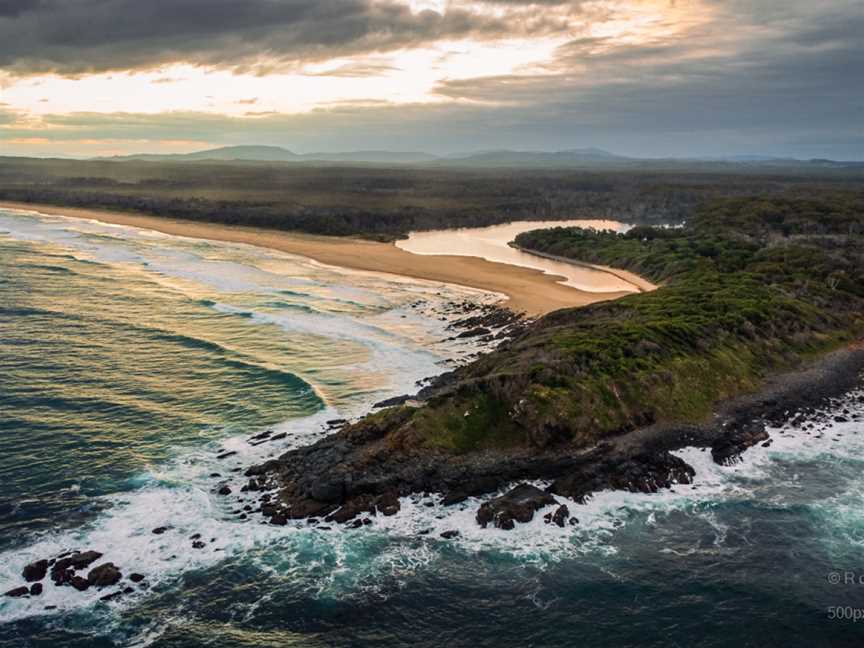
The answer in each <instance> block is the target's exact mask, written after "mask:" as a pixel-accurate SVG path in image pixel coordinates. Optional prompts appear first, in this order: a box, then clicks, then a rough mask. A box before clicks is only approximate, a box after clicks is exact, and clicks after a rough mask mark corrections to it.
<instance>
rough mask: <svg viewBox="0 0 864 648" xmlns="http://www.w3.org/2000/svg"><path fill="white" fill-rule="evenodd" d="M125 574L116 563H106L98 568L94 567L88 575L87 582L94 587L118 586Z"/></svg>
mask: <svg viewBox="0 0 864 648" xmlns="http://www.w3.org/2000/svg"><path fill="white" fill-rule="evenodd" d="M122 577H123V574H121V573H120V570H119V569H118V568H117V565H115V564H114V563H110V562H109V563H104V564H102V565H99V566H98V567H94V568H93V569H91V570H90V573H89V574H87V581H88V582H89V583H90V584H91V585H93V586H94V587H98V588H100V589H101V588H103V587H108V586H110V585H116V584H117V583H118V582H120V579H121V578H122Z"/></svg>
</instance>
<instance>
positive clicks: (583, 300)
mask: <svg viewBox="0 0 864 648" xmlns="http://www.w3.org/2000/svg"><path fill="white" fill-rule="evenodd" d="M0 208H4V209H20V210H29V211H37V212H41V213H45V214H56V215H60V216H68V217H72V218H85V219H90V220H95V221H100V222H103V223H111V224H115V225H128V226H131V227H140V228H144V229H150V230H155V231H157V232H162V233H164V234H171V235H174V236H186V237H191V238H201V239H210V240H214V241H227V242H233V243H246V244H249V245H257V246H260V247H265V248H270V249H273V250H280V251H282V252H288V253H289V254H297V255H300V256H305V257H307V258H310V259H314V260H315V261H318V262H319V263H324V264H326V265H332V266H340V267H343V268H349V269H352V270H363V271H369V272H384V273H388V274H395V275H401V276H405V277H412V278H415V279H425V280H428V281H436V282H439V281H440V282H442V283H447V284H458V285H462V286H468V287H471V288H480V289H482V290H488V291H492V292H496V293H501V294H503V295H506V296H507V298H508V302H507V304H506V305H507V306H508V307H509V308H511V309H513V310H515V311H520V312H525V313H526V314H528V315H532V316H534V315H543V314H545V313H548V312H550V311H553V310H558V309H559V308H566V307H571V306H585V305H586V304H591V303H594V302H598V301H606V300H609V299H617V298H619V297H623V296H625V295H628V294H632V293H628V292H600V293H596V292H588V291H584V290H579V289H577V288H571V287H569V286H564V285H562V284H560V283H557V282H558V281H560V280H561V279H562V278H561V277H555V276H553V275H548V274H544V273H543V272H541V271H539V270H533V269H530V268H523V267H519V266H514V265H508V264H504V263H495V262H491V261H486V260H485V259H480V258H476V257H465V256H451V255H435V256H423V255H418V254H412V253H410V252H406V251H404V250H400V249H399V248H397V247H396V246H395V245H392V244H390V243H379V242H375V241H365V240H362V239H355V238H348V237H335V236H315V235H311V234H301V233H295V232H284V231H279V230H267V229H260V228H254V227H244V226H229V225H221V224H218V223H202V222H196V221H188V220H179V219H171V218H162V217H156V216H146V215H142V214H134V213H127V212H116V211H104V210H97V209H80V208H74V207H58V206H56V205H42V204H31V203H16V202H0ZM615 273H616V274H617V275H619V276H620V271H617V270H616V271H615ZM634 284H635V285H637V286H639V288H640V289H641V290H645V289H646V288H648V287H651V288H653V286H651V284H650V283H647V282H645V280H644V279H641V278H638V277H636V278H635V279H634Z"/></svg>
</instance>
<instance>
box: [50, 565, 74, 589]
mask: <svg viewBox="0 0 864 648" xmlns="http://www.w3.org/2000/svg"><path fill="white" fill-rule="evenodd" d="M73 576H75V572H74V571H73V570H72V569H63V570H58V571H54V570H53V569H52V570H51V580H52V581H54V584H55V585H57V586H58V587H59V586H61V585H68V584H69V583H71V582H72V577H73Z"/></svg>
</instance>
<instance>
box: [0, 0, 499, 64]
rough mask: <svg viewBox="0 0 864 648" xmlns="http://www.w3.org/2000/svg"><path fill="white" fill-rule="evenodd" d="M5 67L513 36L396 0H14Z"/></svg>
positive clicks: (302, 58)
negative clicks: (422, 9)
mask: <svg viewBox="0 0 864 648" xmlns="http://www.w3.org/2000/svg"><path fill="white" fill-rule="evenodd" d="M0 7H3V9H0V67H3V68H6V69H7V71H11V72H13V73H18V74H22V73H23V74H26V73H38V72H59V73H64V74H78V73H85V72H93V71H106V70H123V69H134V68H143V67H153V66H157V65H160V64H166V63H174V62H181V61H182V62H188V63H193V64H200V65H212V66H222V67H231V68H240V69H249V68H251V69H256V70H258V71H266V69H267V67H268V66H274V65H290V64H292V63H299V62H307V61H310V60H321V59H326V58H331V57H334V56H339V55H342V54H351V53H358V52H371V51H385V50H388V49H393V48H398V47H403V46H411V45H418V44H422V43H425V42H429V41H434V40H436V39H440V38H452V37H464V36H471V35H474V36H480V37H483V36H492V35H495V34H499V33H506V32H507V30H508V29H509V27H508V25H507V23H506V22H505V21H503V20H501V19H499V18H494V17H489V16H487V17H483V16H481V15H478V14H475V13H472V12H469V11H467V10H462V9H458V8H452V9H449V10H448V11H446V12H445V13H444V14H443V15H442V14H438V13H435V12H432V11H422V12H412V11H411V10H410V9H409V8H408V6H407V5H405V4H403V3H400V2H396V1H395V0H379V1H374V2H373V1H372V0H338V1H336V0H242V1H237V0H41V1H35V0H30V1H26V0H12V2H11V4H10V3H8V2H7V3H5V4H2V5H0Z"/></svg>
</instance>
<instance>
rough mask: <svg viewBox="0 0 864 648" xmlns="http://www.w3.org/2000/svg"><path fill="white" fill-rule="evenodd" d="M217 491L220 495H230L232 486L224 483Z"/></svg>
mask: <svg viewBox="0 0 864 648" xmlns="http://www.w3.org/2000/svg"><path fill="white" fill-rule="evenodd" d="M216 492H217V493H218V494H219V495H230V494H231V487H230V486H228V485H227V484H226V485H224V486H221V487H220V488H219V490H218V491H216Z"/></svg>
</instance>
